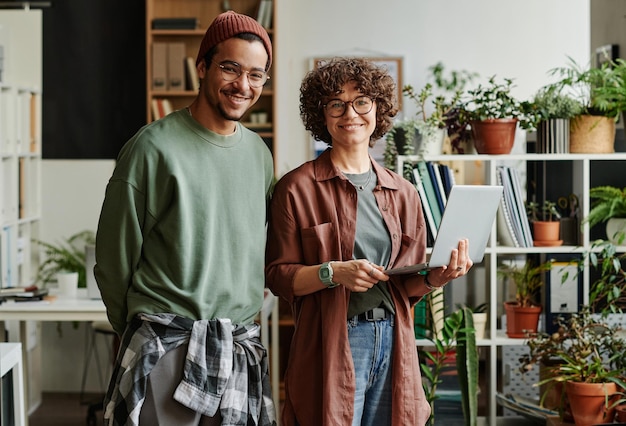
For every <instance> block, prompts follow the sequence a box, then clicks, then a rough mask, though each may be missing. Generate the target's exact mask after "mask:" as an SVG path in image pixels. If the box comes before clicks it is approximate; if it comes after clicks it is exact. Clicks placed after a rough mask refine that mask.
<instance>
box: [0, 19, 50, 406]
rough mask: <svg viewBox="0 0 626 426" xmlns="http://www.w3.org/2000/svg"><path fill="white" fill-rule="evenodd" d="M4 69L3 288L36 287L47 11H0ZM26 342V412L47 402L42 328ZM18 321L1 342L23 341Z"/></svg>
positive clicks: (0, 170) (0, 112)
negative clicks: (40, 373)
mask: <svg viewBox="0 0 626 426" xmlns="http://www.w3.org/2000/svg"><path fill="white" fill-rule="evenodd" d="M0 45H2V46H3V49H4V69H3V72H2V77H1V79H0V287H3V288H4V287H26V286H29V285H32V284H35V282H36V277H37V269H38V267H39V259H40V253H39V249H38V247H37V246H36V245H35V244H34V243H33V241H32V240H33V239H38V238H39V231H40V223H41V145H42V137H41V108H42V106H41V99H42V93H41V87H42V81H43V78H42V69H43V67H42V12H41V10H28V11H27V10H2V11H0ZM25 327H26V329H27V330H29V332H31V333H32V334H30V335H29V337H30V338H29V341H28V342H22V356H23V366H24V370H25V375H24V377H25V390H26V396H27V399H26V401H25V402H26V407H27V408H28V409H29V410H30V409H33V408H34V407H36V406H37V405H38V404H39V403H41V380H40V379H39V378H38V375H37V374H30V373H32V372H33V371H39V370H40V369H41V367H40V365H39V363H40V361H41V346H40V344H39V336H40V335H39V325H38V324H37V323H35V322H32V321H28V322H27V324H25ZM19 338H20V333H19V331H17V326H16V324H14V323H13V322H5V323H0V340H1V341H7V340H8V341H19Z"/></svg>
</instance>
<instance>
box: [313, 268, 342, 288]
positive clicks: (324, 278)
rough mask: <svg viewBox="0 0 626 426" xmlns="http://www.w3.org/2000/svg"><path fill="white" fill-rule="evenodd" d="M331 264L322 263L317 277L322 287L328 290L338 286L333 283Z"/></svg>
mask: <svg viewBox="0 0 626 426" xmlns="http://www.w3.org/2000/svg"><path fill="white" fill-rule="evenodd" d="M330 263H331V262H324V263H322V266H320V270H319V271H318V273H317V275H318V276H319V277H320V281H321V282H323V283H324V285H325V286H326V287H328V288H334V287H337V286H338V285H339V284H338V283H336V282H333V268H332V266H330Z"/></svg>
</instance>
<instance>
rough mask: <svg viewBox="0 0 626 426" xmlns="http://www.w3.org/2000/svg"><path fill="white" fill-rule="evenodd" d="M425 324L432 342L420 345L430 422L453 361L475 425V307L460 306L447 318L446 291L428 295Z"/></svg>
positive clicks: (468, 421) (467, 411)
mask: <svg viewBox="0 0 626 426" xmlns="http://www.w3.org/2000/svg"><path fill="white" fill-rule="evenodd" d="M428 297H429V298H430V300H429V308H428V309H427V315H426V316H427V319H426V321H425V324H419V325H418V326H419V327H422V328H423V329H425V330H426V331H427V333H426V339H427V340H429V341H430V342H431V343H432V347H430V346H425V347H424V346H420V347H419V349H418V353H419V356H420V370H421V373H422V377H423V378H424V380H423V381H422V385H423V387H424V392H425V394H426V399H427V401H428V402H429V404H430V406H431V413H430V418H429V421H428V424H429V425H434V424H435V403H436V400H437V399H439V398H440V396H439V395H438V394H437V387H438V385H439V384H441V383H442V378H441V377H442V375H443V374H445V369H446V367H450V366H451V365H452V364H454V366H455V367H454V368H455V370H456V371H457V377H458V380H459V386H460V389H461V404H462V407H463V414H464V420H465V425H466V426H476V424H477V423H476V422H477V416H478V397H477V395H478V349H477V347H476V336H475V333H474V324H473V321H472V311H471V309H469V308H468V307H460V308H459V309H457V310H456V311H454V312H452V313H451V314H449V315H446V316H445V317H444V318H442V319H440V317H441V316H443V311H444V301H443V292H434V293H431V294H430V295H429V296H428Z"/></svg>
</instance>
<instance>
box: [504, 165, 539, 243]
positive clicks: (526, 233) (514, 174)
mask: <svg viewBox="0 0 626 426" xmlns="http://www.w3.org/2000/svg"><path fill="white" fill-rule="evenodd" d="M508 170H509V174H510V176H511V183H512V184H513V192H514V195H515V196H514V199H515V201H516V204H517V216H518V219H519V222H520V225H521V227H522V236H523V241H524V247H532V246H533V236H532V233H531V231H530V223H529V222H528V214H527V213H526V205H525V204H524V197H523V196H522V190H521V184H520V179H519V172H518V171H517V169H515V168H513V167H508Z"/></svg>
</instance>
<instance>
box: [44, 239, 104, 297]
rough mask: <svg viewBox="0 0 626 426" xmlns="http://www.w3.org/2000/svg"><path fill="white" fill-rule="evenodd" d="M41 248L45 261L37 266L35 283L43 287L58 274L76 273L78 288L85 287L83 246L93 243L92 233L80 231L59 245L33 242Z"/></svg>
mask: <svg viewBox="0 0 626 426" xmlns="http://www.w3.org/2000/svg"><path fill="white" fill-rule="evenodd" d="M33 242H35V243H37V244H39V245H40V246H41V247H42V248H43V252H44V255H45V260H44V261H43V262H42V263H41V264H40V265H39V269H38V271H37V282H41V283H43V284H44V285H45V284H46V283H48V282H50V281H52V280H53V279H54V278H55V275H56V274H57V273H59V272H78V287H86V286H87V275H86V270H85V244H93V243H95V234H94V233H93V232H92V231H81V232H79V233H77V234H74V235H72V236H70V237H69V238H66V239H64V240H63V241H62V242H61V243H59V244H52V243H47V242H45V241H40V240H33Z"/></svg>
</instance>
